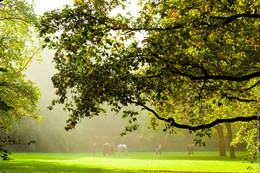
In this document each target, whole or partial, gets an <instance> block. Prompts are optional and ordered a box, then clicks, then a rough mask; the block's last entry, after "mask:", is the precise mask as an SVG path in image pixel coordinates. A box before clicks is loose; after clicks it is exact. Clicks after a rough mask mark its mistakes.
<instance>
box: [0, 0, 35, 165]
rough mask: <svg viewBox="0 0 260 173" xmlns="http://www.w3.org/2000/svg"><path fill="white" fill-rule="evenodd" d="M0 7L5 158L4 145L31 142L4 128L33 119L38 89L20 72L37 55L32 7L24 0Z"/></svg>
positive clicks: (0, 143)
mask: <svg viewBox="0 0 260 173" xmlns="http://www.w3.org/2000/svg"><path fill="white" fill-rule="evenodd" d="M0 6H1V10H0V29H1V30H0V32H1V33H0V155H1V157H2V159H4V160H6V159H8V151H7V150H5V149H4V147H5V146H6V145H9V144H16V143H18V144H21V143H27V144H29V143H31V142H22V141H20V140H18V139H16V138H15V137H11V136H9V135H8V131H10V130H12V124H13V123H15V122H16V121H19V120H20V119H21V118H22V117H33V118H37V114H36V113H35V110H36V108H37V102H38V100H39V95H40V91H39V88H38V87H37V86H36V85H35V84H34V83H33V82H32V81H29V80H26V79H25V75H24V74H23V72H24V70H26V68H27V67H28V64H30V62H31V61H32V59H33V57H36V56H38V55H37V54H38V50H37V46H36V45H37V43H35V42H36V40H37V39H36V37H35V35H34V32H33V26H34V24H35V22H36V15H35V14H34V12H33V6H32V5H30V4H28V3H27V2H26V1H24V0H5V1H3V2H1V3H0Z"/></svg>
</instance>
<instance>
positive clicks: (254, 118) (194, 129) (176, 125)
mask: <svg viewBox="0 0 260 173" xmlns="http://www.w3.org/2000/svg"><path fill="white" fill-rule="evenodd" d="M256 119H257V116H250V117H236V118H230V119H216V120H215V121H213V122H211V123H208V124H203V125H198V126H189V125H184V124H178V123H176V122H174V119H173V118H170V119H167V120H166V121H167V122H169V123H171V126H173V127H177V128H181V129H189V130H193V131H196V130H200V129H207V128H211V127H213V126H215V125H217V124H220V123H233V122H237V121H243V122H248V121H253V120H256Z"/></svg>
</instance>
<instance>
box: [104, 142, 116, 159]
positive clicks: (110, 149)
mask: <svg viewBox="0 0 260 173" xmlns="http://www.w3.org/2000/svg"><path fill="white" fill-rule="evenodd" d="M112 154H113V155H114V144H110V143H105V144H104V145H103V155H104V156H105V155H112Z"/></svg>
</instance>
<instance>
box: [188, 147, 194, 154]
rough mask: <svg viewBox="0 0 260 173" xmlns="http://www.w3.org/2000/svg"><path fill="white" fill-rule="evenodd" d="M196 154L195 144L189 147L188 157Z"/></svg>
mask: <svg viewBox="0 0 260 173" xmlns="http://www.w3.org/2000/svg"><path fill="white" fill-rule="evenodd" d="M193 154H194V146H193V144H189V145H188V155H193Z"/></svg>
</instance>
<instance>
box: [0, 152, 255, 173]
mask: <svg viewBox="0 0 260 173" xmlns="http://www.w3.org/2000/svg"><path fill="white" fill-rule="evenodd" d="M217 155H218V153H217V152H199V153H195V155H193V156H189V155H187V153H185V152H165V153H163V154H162V155H161V156H159V155H155V153H153V152H135V153H132V152H130V153H129V154H128V156H123V155H122V156H118V155H117V154H115V155H114V156H103V155H102V154H101V153H98V154H97V155H95V156H93V155H92V154H91V153H14V154H13V156H12V158H13V159H14V160H11V161H8V162H6V161H0V171H2V172H4V171H5V172H9V173H11V172H19V173H20V172H41V173H42V172H101V173H102V172H108V173H110V172H123V173H126V172H163V171H165V172H166V171H168V172H170V171H172V172H173V171H194V172H256V167H257V165H256V163H253V164H252V163H249V162H242V161H241V159H242V157H243V155H244V153H236V155H237V158H236V159H229V158H228V157H220V156H217ZM247 168H252V169H247Z"/></svg>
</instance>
